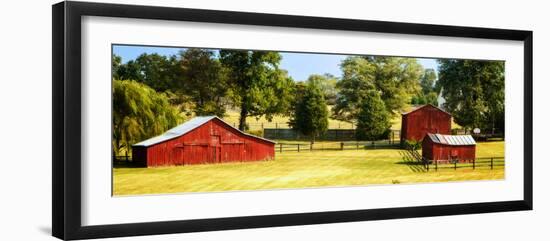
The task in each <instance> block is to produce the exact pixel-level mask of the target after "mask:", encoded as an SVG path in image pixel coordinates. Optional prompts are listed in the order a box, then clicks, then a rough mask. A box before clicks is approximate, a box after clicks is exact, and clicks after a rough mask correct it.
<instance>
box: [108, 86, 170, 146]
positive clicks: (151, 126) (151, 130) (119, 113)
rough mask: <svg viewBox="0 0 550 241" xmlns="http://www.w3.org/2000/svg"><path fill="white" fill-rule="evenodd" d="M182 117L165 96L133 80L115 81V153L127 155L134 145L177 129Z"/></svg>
mask: <svg viewBox="0 0 550 241" xmlns="http://www.w3.org/2000/svg"><path fill="white" fill-rule="evenodd" d="M179 122H180V117H179V115H178V112H177V110H176V108H174V107H172V106H171V105H170V103H169V99H168V97H167V96H166V95H165V94H164V93H157V92H156V91H155V90H153V89H151V88H150V87H148V86H147V85H144V84H141V83H138V82H136V81H132V80H115V81H113V139H112V145H113V152H114V155H115V156H116V155H120V154H125V155H128V154H129V151H130V150H131V146H132V144H134V143H137V142H139V141H142V140H145V139H147V138H150V137H153V136H157V135H160V134H162V133H163V132H165V131H166V130H168V129H170V128H172V127H174V126H176V125H177V124H178V123H179Z"/></svg>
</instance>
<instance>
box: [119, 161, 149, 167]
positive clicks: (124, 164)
mask: <svg viewBox="0 0 550 241" xmlns="http://www.w3.org/2000/svg"><path fill="white" fill-rule="evenodd" d="M113 168H145V165H143V163H137V162H131V161H113Z"/></svg>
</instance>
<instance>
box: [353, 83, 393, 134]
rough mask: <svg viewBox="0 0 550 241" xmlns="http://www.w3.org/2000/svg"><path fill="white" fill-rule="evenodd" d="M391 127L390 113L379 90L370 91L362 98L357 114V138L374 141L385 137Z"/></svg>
mask: <svg viewBox="0 0 550 241" xmlns="http://www.w3.org/2000/svg"><path fill="white" fill-rule="evenodd" d="M390 127H391V123H390V114H389V113H388V111H387V109H386V106H385V104H384V101H382V98H381V97H380V93H379V91H376V90H370V91H368V92H367V93H366V95H365V96H364V97H363V98H362V100H361V104H360V109H359V113H358V115H357V127H356V135H357V139H358V140H371V141H374V140H377V139H380V138H385V137H387V134H388V131H389V129H390Z"/></svg>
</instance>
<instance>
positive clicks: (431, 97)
mask: <svg viewBox="0 0 550 241" xmlns="http://www.w3.org/2000/svg"><path fill="white" fill-rule="evenodd" d="M436 80H437V75H436V73H435V70H434V69H425V70H424V73H423V74H422V77H420V87H421V88H422V89H421V91H419V92H418V93H417V94H416V95H415V96H413V97H412V99H411V104H413V105H424V104H432V105H435V106H438V100H437V97H438V93H439V88H438V87H439V85H436Z"/></svg>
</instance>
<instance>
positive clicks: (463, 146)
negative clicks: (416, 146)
mask: <svg viewBox="0 0 550 241" xmlns="http://www.w3.org/2000/svg"><path fill="white" fill-rule="evenodd" d="M422 157H424V158H425V159H427V160H432V161H436V162H450V161H451V160H456V161H459V162H469V161H473V160H475V159H476V142H475V140H474V138H472V136H471V135H441V134H431V133H428V135H427V136H426V138H424V140H423V141H422Z"/></svg>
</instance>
